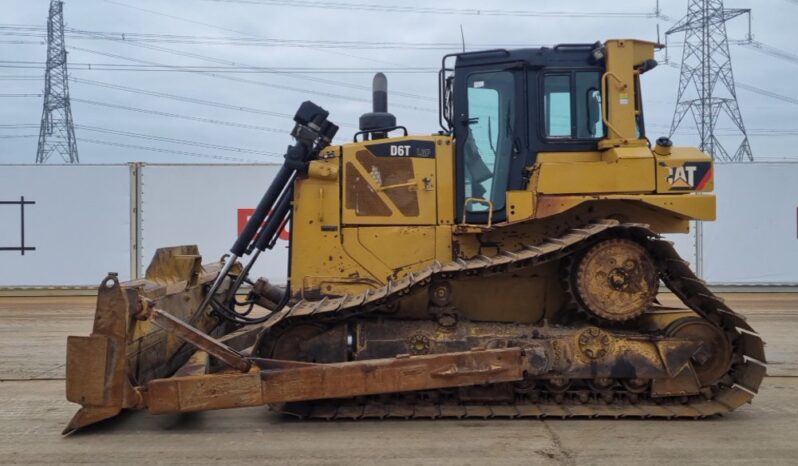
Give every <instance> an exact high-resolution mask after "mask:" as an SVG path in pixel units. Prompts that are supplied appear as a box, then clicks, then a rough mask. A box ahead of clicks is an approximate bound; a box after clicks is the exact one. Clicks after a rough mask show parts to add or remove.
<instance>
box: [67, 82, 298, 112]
mask: <svg viewBox="0 0 798 466" xmlns="http://www.w3.org/2000/svg"><path fill="white" fill-rule="evenodd" d="M69 80H70V81H72V82H75V83H79V84H88V85H90V86H97V87H104V88H107V89H114V90H118V91H124V92H130V93H134V94H141V95H148V96H151V97H160V98H164V99H171V100H177V101H180V102H186V103H191V104H197V105H205V106H209V107H216V108H223V109H226V110H236V111H240V112H246V113H255V114H258V115H269V116H275V117H281V118H293V117H294V116H293V115H289V114H287V113H280V112H274V111H271V110H263V109H259V108H253V107H246V106H240V105H231V104H226V103H223V102H214V101H210V100H203V99H196V98H194V97H186V96H181V95H176V94H168V93H165V92H157V91H150V90H146V89H140V88H136V87H128V86H121V85H118V84H111V83H106V82H103V81H95V80H93V79H83V78H74V77H73V78H69Z"/></svg>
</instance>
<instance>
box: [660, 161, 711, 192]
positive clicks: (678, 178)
mask: <svg viewBox="0 0 798 466" xmlns="http://www.w3.org/2000/svg"><path fill="white" fill-rule="evenodd" d="M711 179H712V164H711V163H709V162H698V163H685V164H684V165H682V166H679V167H668V175H667V176H666V177H665V181H666V182H667V183H668V184H669V185H670V189H675V190H696V191H701V190H703V189H704V187H705V186H706V185H707V183H708V182H709V180H711Z"/></svg>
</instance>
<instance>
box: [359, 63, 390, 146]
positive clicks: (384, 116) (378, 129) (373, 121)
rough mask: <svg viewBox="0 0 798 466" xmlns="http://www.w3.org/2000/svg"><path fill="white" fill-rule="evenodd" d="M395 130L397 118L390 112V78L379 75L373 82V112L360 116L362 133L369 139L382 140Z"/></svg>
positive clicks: (375, 76)
mask: <svg viewBox="0 0 798 466" xmlns="http://www.w3.org/2000/svg"><path fill="white" fill-rule="evenodd" d="M394 128H396V117H395V116H394V115H393V114H392V113H390V112H388V78H386V77H385V75H384V74H382V73H377V74H375V75H374V80H373V81H372V111H371V112H369V113H364V114H363V115H361V116H360V131H361V132H363V133H365V134H366V136H367V137H368V139H382V138H385V137H387V135H388V131H390V130H392V129H394Z"/></svg>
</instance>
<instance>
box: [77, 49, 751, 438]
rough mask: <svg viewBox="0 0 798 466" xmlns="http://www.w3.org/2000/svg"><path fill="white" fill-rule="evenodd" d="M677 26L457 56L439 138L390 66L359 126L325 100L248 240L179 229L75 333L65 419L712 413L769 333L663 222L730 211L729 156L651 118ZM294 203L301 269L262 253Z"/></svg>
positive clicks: (720, 409) (303, 126)
mask: <svg viewBox="0 0 798 466" xmlns="http://www.w3.org/2000/svg"><path fill="white" fill-rule="evenodd" d="M656 47H657V44H654V43H649V42H644V41H639V40H609V41H607V42H605V43H600V42H599V43H595V44H563V45H558V46H555V47H543V48H531V49H520V50H503V49H497V50H486V51H479V52H464V53H457V54H452V55H447V56H445V57H444V58H443V60H442V66H441V70H440V72H439V76H438V84H439V121H440V126H441V130H440V131H439V132H438V133H436V134H433V135H430V136H411V135H408V133H407V130H406V129H405V128H404V127H402V126H398V125H397V122H396V118H395V117H394V115H392V114H390V113H388V108H387V100H388V94H387V83H386V80H385V77H384V75H381V74H378V75H377V76H375V78H374V104H373V105H374V106H373V109H372V110H373V111H372V112H370V113H366V114H364V115H363V116H362V117H361V118H360V131H359V132H357V133H356V134H355V135H354V141H353V142H352V143H348V144H341V145H336V144H333V143H332V141H333V137H334V136H335V134H336V132H337V130H338V127H337V126H336V125H335V124H333V123H332V122H331V121H330V120H329V119H328V116H329V114H328V112H327V111H325V110H324V109H322V108H321V107H319V106H317V105H316V104H314V103H312V102H304V103H303V104H302V105H301V106H300V108H299V110H298V111H297V113H296V115H295V117H294V121H295V123H296V125H295V127H294V129H293V131H292V133H291V135H292V136H293V138H294V140H295V143H294V144H293V145H292V146H290V147H289V148H288V149H287V151H286V153H285V160H284V163H283V165H282V167H281V168H280V170H279V172H278V173H277V175H276V176H275V178H274V180H273V181H272V183H271V184H270V186H268V189H267V190H266V193H265V194H264V196H263V198H262V199H261V201H260V203H259V204H258V206H257V209H256V210H255V213H254V214H253V215H252V217H251V218H250V220H249V222H248V223H247V225H246V227H245V228H244V229H243V231H242V233H241V234H240V236H239V237H238V239H237V240H236V241H235V244H234V245H233V246H232V248H231V249H230V254H229V255H226V256H224V257H222V259H221V260H220V261H218V262H214V263H209V264H204V265H203V263H202V258H201V256H200V254H199V252H198V249H197V247H196V246H178V247H170V248H163V249H159V250H158V251H157V252H156V254H155V257H154V258H153V259H152V263H151V264H150V265H149V267H148V268H147V270H146V275H145V277H144V278H143V279H139V280H133V281H128V282H124V283H120V282H119V280H118V278H117V277H116V275H114V274H110V275H108V276H107V277H106V278H105V279H104V280H103V281H102V283H101V285H100V287H99V290H98V297H97V311H96V316H95V321H94V330H93V332H92V333H91V335H90V336H87V337H69V340H68V344H67V361H66V364H67V365H66V368H67V383H66V385H67V386H66V395H67V399H69V400H70V401H72V402H75V403H79V404H80V405H82V407H81V409H80V410H79V411H78V412H77V414H76V415H75V416H74V418H73V419H72V421H71V422H70V423H69V425H68V427H67V428H66V430H65V433H69V432H73V431H74V430H76V429H79V428H81V427H84V426H87V425H89V424H93V423H95V422H98V421H101V420H104V419H108V418H111V417H113V416H115V415H117V414H118V413H120V411H121V410H123V409H133V410H145V409H146V410H148V411H149V412H150V413H152V414H162V413H185V412H192V411H202V410H212V409H223V408H235V407H244V406H259V405H268V406H269V407H271V408H272V409H273V410H276V411H278V412H280V413H284V414H286V415H292V416H297V417H300V418H311V419H370V418H375V419H376V418H387V417H390V418H428V419H431V418H472V417H476V418H491V417H502V418H528V417H533V418H534V417H615V418H617V417H641V418H648V417H652V418H701V417H707V416H713V415H717V414H721V413H726V412H729V411H732V410H734V409H735V408H737V407H739V406H741V405H743V404H744V403H746V402H749V401H750V400H751V399H752V398H753V397H754V395H755V394H756V392H757V389H758V387H759V385H760V383H761V381H762V378H763V377H764V375H765V354H764V349H763V342H762V340H761V339H760V337H759V336H758V335H757V334H756V333H755V332H754V331H753V330H752V329H751V327H750V326H749V325H748V324H747V323H746V321H745V319H744V318H743V316H741V315H739V314H737V313H735V312H734V311H733V310H731V309H730V308H729V307H728V306H727V305H726V304H724V302H723V301H722V300H721V299H720V298H718V297H716V296H715V295H713V293H712V292H711V291H710V290H709V289H708V288H707V286H706V285H705V284H704V283H703V282H702V281H701V280H700V279H698V278H697V277H696V276H695V275H694V274H693V272H692V271H691V270H690V268H689V265H688V263H687V262H685V261H684V260H683V259H681V258H680V257H679V256H678V254H677V252H676V251H675V249H674V247H673V245H672V243H671V242H669V241H666V240H665V239H663V238H662V237H661V236H660V235H661V234H663V233H685V232H688V230H689V222H690V221H693V220H700V221H705V220H714V217H715V197H714V196H713V195H712V194H711V191H712V190H713V164H712V160H711V158H710V157H708V156H707V155H705V154H704V153H702V152H701V151H700V150H698V149H695V148H687V147H679V148H677V147H673V146H672V144H671V142H670V140H668V139H667V138H660V139H658V140H657V141H656V143H655V144H654V145H653V147H652V144H651V143H650V142H649V139H648V138H647V135H646V129H645V124H644V112H643V106H642V99H641V84H640V77H641V75H642V74H644V73H645V72H647V71H649V70H651V69H653V68H654V67H655V66H656V65H657V62H656V61H655V60H654V51H655V49H656ZM396 133H399V134H398V135H396ZM392 134H393V136H392ZM286 226H290V241H289V250H290V254H289V255H290V258H289V264H288V273H287V280H286V284H285V285H284V286H282V285H281V286H278V285H274V284H270V283H269V282H268V281H266V280H264V279H256V278H255V277H250V270H251V267H252V264H253V263H254V262H255V260H257V259H258V257H259V256H260V255H261V253H262V252H265V251H267V250H270V249H271V248H273V247H274V245H275V241H276V238H277V236H278V235H279V234H280V232H281V231H284V228H286ZM663 286H664V287H666V288H667V289H669V290H670V292H671V293H673V295H674V296H675V297H676V298H678V300H680V301H681V305H680V306H676V307H672V306H665V305H663V304H662V303H661V302H660V300H659V299H658V292H659V290H660V288H661V287H663Z"/></svg>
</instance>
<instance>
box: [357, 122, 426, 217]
mask: <svg viewBox="0 0 798 466" xmlns="http://www.w3.org/2000/svg"><path fill="white" fill-rule="evenodd" d="M436 151H437V147H436V138H434V137H404V138H392V139H385V140H377V141H366V142H364V143H358V144H349V145H346V146H344V154H343V170H342V171H343V215H342V223H343V224H344V225H435V224H436V223H437V208H436V177H435V155H436Z"/></svg>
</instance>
